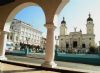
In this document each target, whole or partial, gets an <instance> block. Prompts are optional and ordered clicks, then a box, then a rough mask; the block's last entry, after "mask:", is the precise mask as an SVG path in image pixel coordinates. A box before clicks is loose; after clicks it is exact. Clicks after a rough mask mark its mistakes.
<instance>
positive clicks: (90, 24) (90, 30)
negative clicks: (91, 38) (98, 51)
mask: <svg viewBox="0 0 100 73" xmlns="http://www.w3.org/2000/svg"><path fill="white" fill-rule="evenodd" d="M86 27H87V34H94V24H93V19H92V18H91V14H89V17H88V19H87V24H86Z"/></svg>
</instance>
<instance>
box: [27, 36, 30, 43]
mask: <svg viewBox="0 0 100 73" xmlns="http://www.w3.org/2000/svg"><path fill="white" fill-rule="evenodd" d="M29 39H30V38H28V37H26V41H27V45H28V44H29V43H28V42H29Z"/></svg>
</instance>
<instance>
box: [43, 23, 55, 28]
mask: <svg viewBox="0 0 100 73" xmlns="http://www.w3.org/2000/svg"><path fill="white" fill-rule="evenodd" d="M44 26H45V27H47V28H54V29H55V28H56V26H55V25H54V24H53V23H51V24H45V25H44Z"/></svg>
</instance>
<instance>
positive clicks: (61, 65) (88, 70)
mask: <svg viewBox="0 0 100 73" xmlns="http://www.w3.org/2000/svg"><path fill="white" fill-rule="evenodd" d="M38 56H39V55H38ZM7 57H8V61H10V62H13V61H14V62H20V63H25V64H30V65H35V66H40V65H41V64H42V63H43V62H44V59H43V58H39V57H38V58H36V57H21V56H11V55H7ZM56 63H57V65H58V67H57V68H56V69H63V70H69V71H78V72H85V73H100V66H94V65H87V64H80V63H72V62H61V61H56ZM0 67H1V68H0V69H1V71H3V72H2V73H61V72H54V71H46V70H37V69H35V68H25V67H20V66H14V65H9V64H5V63H1V65H0ZM14 71H15V72H14Z"/></svg>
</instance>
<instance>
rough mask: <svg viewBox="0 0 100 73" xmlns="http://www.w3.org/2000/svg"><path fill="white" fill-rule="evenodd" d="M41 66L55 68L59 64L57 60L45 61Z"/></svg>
mask: <svg viewBox="0 0 100 73" xmlns="http://www.w3.org/2000/svg"><path fill="white" fill-rule="evenodd" d="M41 66H43V67H48V68H55V67H57V64H56V63H55V62H44V63H43V64H42V65H41Z"/></svg>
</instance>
